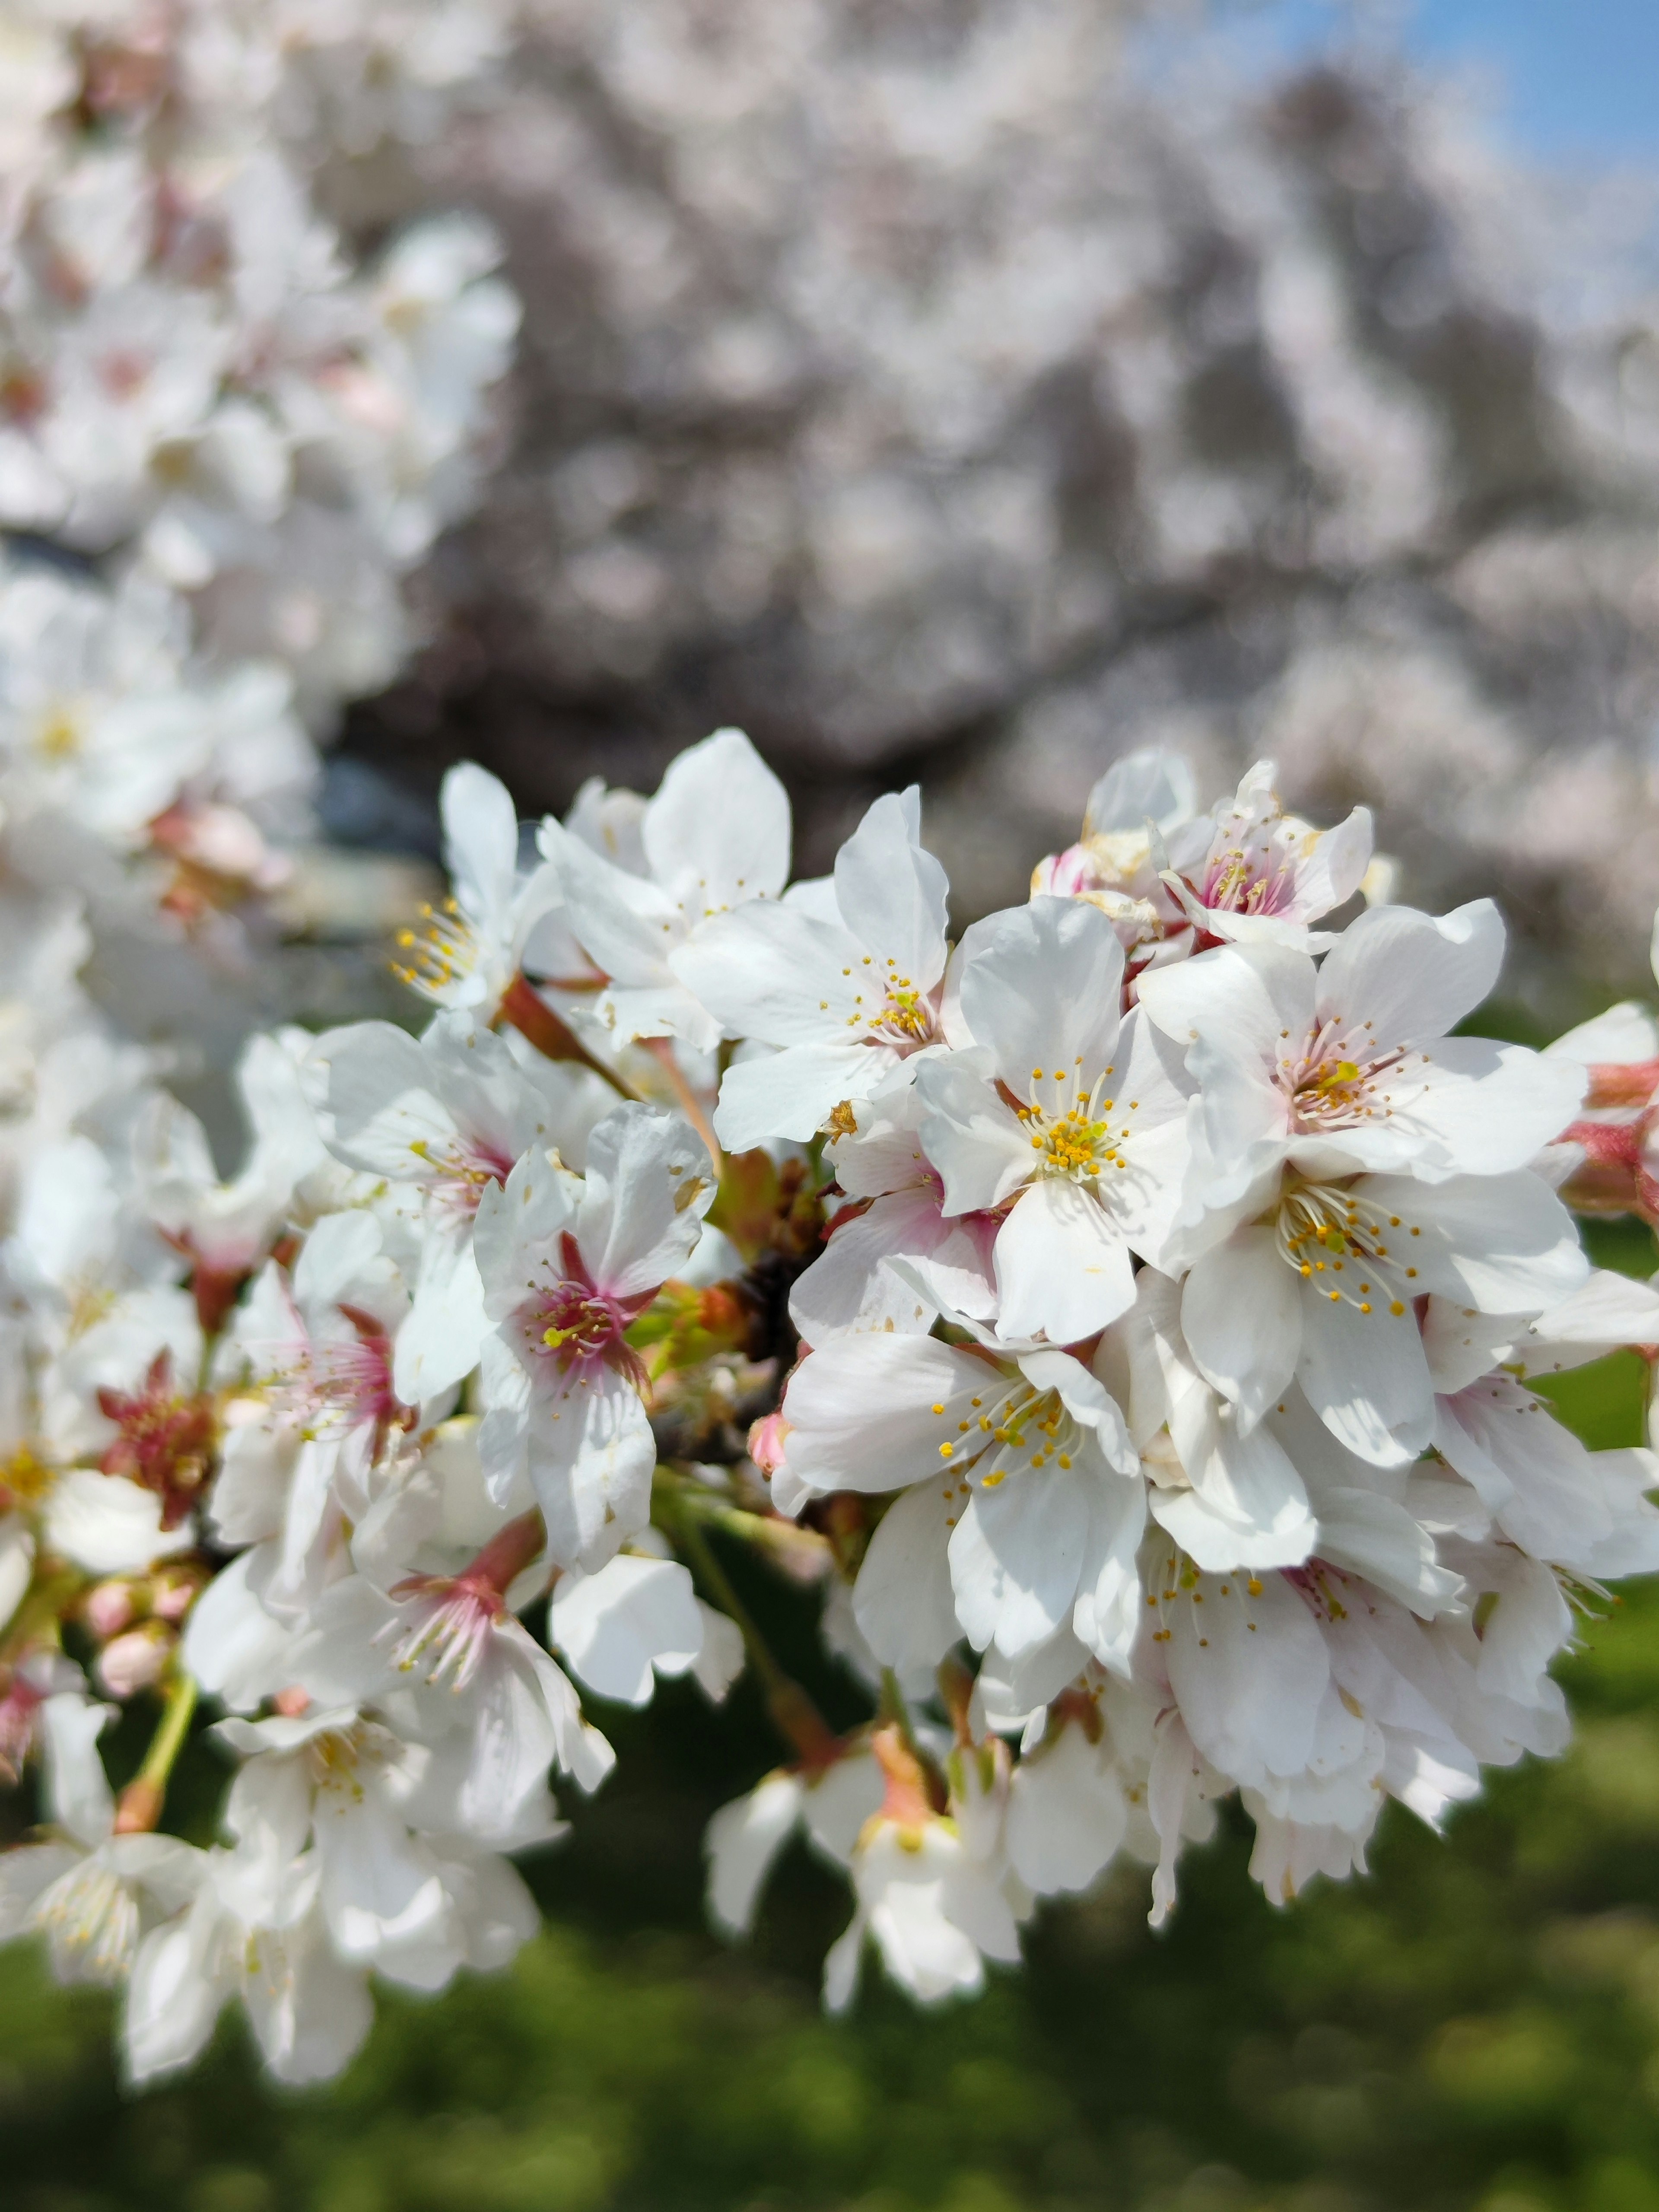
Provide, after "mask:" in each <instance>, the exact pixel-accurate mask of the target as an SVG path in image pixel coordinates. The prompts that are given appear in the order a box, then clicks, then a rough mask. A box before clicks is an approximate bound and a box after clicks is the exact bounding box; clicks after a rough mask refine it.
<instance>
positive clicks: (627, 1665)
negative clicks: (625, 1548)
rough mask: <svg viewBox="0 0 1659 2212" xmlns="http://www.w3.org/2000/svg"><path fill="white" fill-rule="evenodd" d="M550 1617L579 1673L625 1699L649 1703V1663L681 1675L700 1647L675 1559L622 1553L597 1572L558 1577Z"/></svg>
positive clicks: (691, 1600)
mask: <svg viewBox="0 0 1659 2212" xmlns="http://www.w3.org/2000/svg"><path fill="white" fill-rule="evenodd" d="M548 1624H549V1636H550V1641H551V1642H552V1643H554V1644H556V1645H557V1647H558V1648H559V1649H560V1650H562V1652H563V1653H564V1655H565V1656H566V1658H567V1659H568V1661H569V1662H570V1665H571V1668H572V1670H573V1671H574V1674H576V1675H577V1676H578V1677H579V1679H580V1680H581V1681H582V1682H583V1683H585V1684H586V1686H587V1687H588V1688H589V1689H590V1690H592V1691H593V1692H596V1693H597V1694H598V1695H599V1697H602V1698H617V1699H620V1700H621V1701H622V1702H623V1704H624V1705H647V1704H648V1703H649V1702H650V1699H651V1693H652V1691H653V1688H654V1687H655V1680H654V1675H653V1668H661V1669H662V1671H663V1672H664V1673H665V1674H684V1672H685V1671H686V1670H687V1669H688V1668H690V1665H691V1664H692V1662H693V1661H694V1660H695V1659H696V1656H697V1655H698V1653H699V1652H700V1651H701V1650H702V1617H701V1615H700V1614H699V1613H698V1611H697V1606H696V1597H695V1595H694V1594H693V1592H692V1588H691V1577H690V1575H689V1574H688V1573H687V1572H686V1571H685V1569H684V1567H683V1566H681V1565H680V1564H679V1563H678V1560H675V1559H634V1558H629V1557H622V1556H619V1557H617V1559H612V1560H611V1562H610V1563H609V1565H606V1566H604V1567H601V1568H600V1570H599V1572H598V1573H597V1574H593V1575H580V1574H573V1575H566V1576H564V1577H562V1578H561V1580H560V1583H559V1586H558V1588H557V1589H556V1591H555V1593H554V1595H553V1602H552V1605H551V1607H550V1609H549V1613H548Z"/></svg>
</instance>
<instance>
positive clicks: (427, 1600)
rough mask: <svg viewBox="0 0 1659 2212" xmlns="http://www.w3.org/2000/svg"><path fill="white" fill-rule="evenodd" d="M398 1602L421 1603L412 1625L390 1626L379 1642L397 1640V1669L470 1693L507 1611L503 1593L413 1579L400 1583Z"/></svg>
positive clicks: (459, 1581) (464, 1582) (457, 1583)
mask: <svg viewBox="0 0 1659 2212" xmlns="http://www.w3.org/2000/svg"><path fill="white" fill-rule="evenodd" d="M392 1595H393V1596H394V1597H404V1596H407V1597H410V1598H413V1599H415V1600H416V1601H417V1604H416V1612H415V1616H414V1618H413V1619H412V1620H410V1621H409V1622H408V1624H407V1625H405V1624H404V1623H403V1622H400V1621H395V1620H394V1621H391V1622H388V1623H387V1625H386V1627H385V1628H383V1629H382V1630H381V1631H380V1634H379V1635H378V1636H377V1637H376V1638H375V1639H374V1640H375V1642H376V1643H377V1644H378V1643H382V1642H384V1641H386V1639H387V1638H391V1637H393V1636H395V1637H396V1638H397V1641H396V1643H395V1644H394V1645H393V1648H392V1659H393V1662H394V1663H395V1664H396V1665H397V1666H398V1668H399V1669H400V1670H401V1671H402V1672H403V1673H404V1674H416V1673H418V1674H419V1675H420V1677H421V1679H422V1681H424V1682H427V1683H428V1684H430V1685H431V1686H433V1687H438V1686H441V1685H442V1684H443V1683H445V1682H447V1684H448V1685H449V1686H450V1688H451V1689H453V1690H454V1691H456V1692H459V1691H462V1690H465V1688H466V1686H467V1685H468V1683H469V1682H471V1680H472V1678H473V1676H474V1675H475V1674H477V1671H478V1669H479V1668H480V1667H481V1666H482V1665H483V1656H484V1653H485V1651H486V1650H488V1648H489V1632H490V1630H491V1629H492V1628H493V1627H494V1626H495V1622H496V1620H498V1619H499V1618H500V1616H501V1612H502V1610H503V1607H502V1602H501V1593H500V1591H499V1590H496V1589H489V1588H487V1587H484V1586H482V1585H480V1584H479V1583H475V1582H471V1581H469V1580H468V1579H467V1578H466V1577H465V1576H463V1577H459V1578H458V1579H457V1580H455V1581H453V1582H449V1581H446V1580H444V1579H443V1578H441V1577H427V1576H424V1575H414V1576H411V1577H410V1579H409V1580H408V1581H407V1582H404V1583H398V1586H397V1588H396V1589H394V1590H393V1591H392Z"/></svg>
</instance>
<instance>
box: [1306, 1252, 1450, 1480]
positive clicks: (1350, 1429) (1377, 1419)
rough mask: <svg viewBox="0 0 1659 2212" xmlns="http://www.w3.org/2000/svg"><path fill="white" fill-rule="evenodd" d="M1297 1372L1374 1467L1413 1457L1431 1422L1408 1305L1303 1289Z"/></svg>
mask: <svg viewBox="0 0 1659 2212" xmlns="http://www.w3.org/2000/svg"><path fill="white" fill-rule="evenodd" d="M1297 1377H1298V1380H1299V1381H1300V1383H1301V1384H1302V1388H1303V1389H1304V1392H1305V1393H1306V1394H1307V1399H1308V1402H1309V1404H1310V1406H1311V1407H1313V1409H1314V1411H1315V1412H1316V1413H1317V1414H1318V1415H1319V1418H1320V1419H1321V1420H1322V1421H1323V1422H1324V1424H1325V1425H1326V1427H1327V1428H1328V1430H1329V1431H1330V1432H1331V1434H1332V1435H1333V1436H1334V1437H1336V1439H1337V1441H1338V1442H1339V1443H1343V1444H1346V1446H1347V1448H1348V1449H1349V1450H1350V1451H1351V1452H1354V1453H1356V1454H1357V1455H1358V1457H1359V1458H1361V1459H1363V1460H1365V1461H1368V1462H1370V1464H1371V1465H1372V1466H1374V1467H1399V1466H1401V1465H1403V1464H1404V1463H1405V1462H1407V1460H1413V1459H1415V1458H1416V1457H1417V1455H1418V1454H1419V1452H1420V1451H1421V1450H1422V1449H1424V1447H1425V1445H1426V1444H1427V1443H1428V1441H1429V1437H1430V1436H1431V1434H1432V1432H1433V1428H1434V1388H1433V1384H1432V1383H1431V1379H1430V1376H1429V1363H1428V1360H1427V1358H1425V1354H1424V1351H1423V1340H1422V1338H1421V1337H1420V1336H1419V1334H1418V1328H1417V1321H1416V1316H1414V1315H1413V1312H1412V1310H1411V1309H1410V1307H1409V1306H1408V1307H1407V1309H1406V1310H1405V1312H1404V1313H1402V1314H1397V1315H1396V1314H1392V1313H1390V1312H1389V1311H1388V1310H1387V1305H1386V1303H1385V1301H1383V1300H1382V1299H1378V1300H1377V1301H1376V1304H1375V1305H1374V1307H1373V1310H1371V1312H1370V1313H1368V1314H1362V1313H1359V1312H1358V1311H1357V1310H1355V1309H1354V1308H1353V1307H1352V1306H1351V1305H1349V1304H1347V1303H1346V1301H1341V1302H1339V1301H1337V1300H1334V1299H1333V1298H1330V1297H1327V1296H1325V1295H1324V1294H1323V1293H1322V1292H1320V1291H1315V1290H1312V1289H1311V1288H1310V1289H1309V1290H1308V1291H1305V1292H1304V1296H1303V1299H1302V1357H1301V1359H1300V1361H1299V1363H1298V1365H1297Z"/></svg>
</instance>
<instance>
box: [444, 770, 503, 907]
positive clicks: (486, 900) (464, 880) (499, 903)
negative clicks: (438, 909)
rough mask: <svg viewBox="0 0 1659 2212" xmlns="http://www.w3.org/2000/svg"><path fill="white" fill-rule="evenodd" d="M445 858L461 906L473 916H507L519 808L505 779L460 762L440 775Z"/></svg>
mask: <svg viewBox="0 0 1659 2212" xmlns="http://www.w3.org/2000/svg"><path fill="white" fill-rule="evenodd" d="M438 803H439V811H440V812H441V815H442V817H443V825H444V860H445V864H446V866H447V868H448V870H449V873H450V876H451V878H452V880H453V883H454V885H455V896H456V898H457V900H458V901H459V904H460V906H461V908H462V909H463V911H464V912H465V913H466V914H468V915H471V916H472V918H473V919H474V920H475V921H484V922H489V921H495V920H496V919H497V918H498V917H500V918H505V916H506V915H507V910H508V908H510V907H511V905H512V903H513V881H514V878H515V877H516V875H517V872H518V863H519V812H518V809H517V808H516V807H515V806H514V805H513V799H512V794H511V793H509V792H508V790H507V787H506V785H505V784H503V783H501V782H500V781H497V779H496V778H495V776H493V775H490V774H489V771H488V770H487V769H481V768H478V767H476V766H475V765H474V764H473V763H472V762H471V761H462V762H460V763H458V764H457V765H456V766H455V767H454V768H452V769H450V770H449V772H448V774H447V775H446V776H445V777H444V781H443V790H442V792H441V795H440V798H439V802H438Z"/></svg>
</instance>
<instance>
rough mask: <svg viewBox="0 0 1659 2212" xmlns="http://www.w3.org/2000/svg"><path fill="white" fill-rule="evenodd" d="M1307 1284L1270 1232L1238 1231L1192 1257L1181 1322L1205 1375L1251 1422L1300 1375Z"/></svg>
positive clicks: (1257, 1418) (1190, 1348) (1195, 1359)
mask: <svg viewBox="0 0 1659 2212" xmlns="http://www.w3.org/2000/svg"><path fill="white" fill-rule="evenodd" d="M1302 1312H1303V1301H1302V1285H1301V1283H1300V1281H1299V1279H1297V1275H1296V1274H1295V1273H1294V1272H1293V1271H1292V1270H1291V1268H1290V1267H1286V1265H1285V1261H1283V1260H1282V1259H1281V1258H1280V1257H1279V1247H1278V1243H1277V1241H1276V1239H1275V1237H1274V1235H1273V1231H1272V1230H1271V1229H1265V1228H1251V1229H1239V1230H1235V1231H1234V1232H1233V1234H1232V1236H1231V1237H1229V1238H1228V1240H1227V1242H1226V1243H1225V1244H1218V1245H1217V1246H1215V1247H1214V1248H1213V1249H1212V1250H1210V1251H1208V1252H1206V1253H1204V1254H1202V1255H1200V1257H1199V1258H1198V1259H1197V1260H1195V1261H1194V1262H1193V1267H1192V1272H1191V1273H1189V1274H1188V1278H1187V1285H1186V1288H1185V1290H1184V1291H1183V1292H1182V1300H1181V1327H1182V1333H1183V1334H1184V1335H1185V1337H1186V1340H1187V1345H1188V1350H1189V1351H1190V1352H1191V1353H1192V1356H1193V1358H1194V1362H1195V1363H1196V1364H1197V1366H1198V1370H1199V1371H1200V1374H1201V1375H1202V1376H1204V1378H1205V1380H1206V1382H1207V1383H1211V1384H1212V1385H1213V1387H1214V1388H1215V1389H1218V1390H1219V1391H1220V1392H1221V1394H1222V1395H1223V1396H1224V1397H1225V1398H1230V1399H1231V1401H1232V1402H1233V1403H1234V1404H1235V1405H1236V1406H1237V1407H1238V1409H1239V1412H1240V1413H1241V1414H1242V1415H1243V1418H1244V1420H1245V1421H1246V1423H1247V1424H1250V1423H1254V1422H1255V1421H1258V1420H1260V1419H1261V1416H1262V1414H1263V1413H1266V1412H1267V1408H1268V1407H1270V1406H1272V1405H1273V1404H1274V1403H1276V1401H1278V1399H1279V1396H1280V1395H1281V1394H1282V1393H1283V1391H1284V1389H1285V1384H1286V1383H1288V1382H1289V1381H1290V1379H1291V1376H1293V1375H1294V1374H1295V1372H1296V1367H1297V1360H1298V1358H1300V1357H1301V1352H1302Z"/></svg>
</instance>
